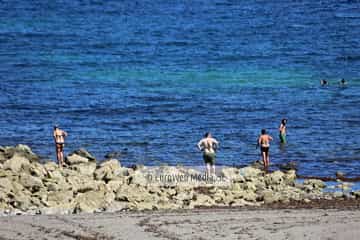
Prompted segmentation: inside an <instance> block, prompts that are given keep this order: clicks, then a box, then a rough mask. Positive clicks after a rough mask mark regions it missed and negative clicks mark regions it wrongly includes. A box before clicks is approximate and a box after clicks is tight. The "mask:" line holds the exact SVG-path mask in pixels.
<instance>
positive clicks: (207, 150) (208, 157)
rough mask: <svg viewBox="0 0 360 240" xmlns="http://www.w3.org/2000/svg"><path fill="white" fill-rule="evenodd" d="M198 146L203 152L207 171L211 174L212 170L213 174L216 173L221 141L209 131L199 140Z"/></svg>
mask: <svg viewBox="0 0 360 240" xmlns="http://www.w3.org/2000/svg"><path fill="white" fill-rule="evenodd" d="M197 146H198V148H199V150H200V151H202V152H203V158H204V162H205V165H206V173H207V174H208V176H210V175H211V170H212V171H213V174H215V159H216V149H217V148H218V147H219V142H218V141H217V140H216V139H215V138H213V137H212V136H211V133H209V132H208V133H206V134H205V135H204V138H203V139H201V140H200V141H199V143H198V144H197Z"/></svg>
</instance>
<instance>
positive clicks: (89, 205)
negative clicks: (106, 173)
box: [75, 191, 115, 213]
mask: <svg viewBox="0 0 360 240" xmlns="http://www.w3.org/2000/svg"><path fill="white" fill-rule="evenodd" d="M114 198H115V195H114V194H112V193H110V194H109V193H106V192H104V191H90V192H86V193H80V194H78V195H77V196H76V199H75V202H76V207H75V212H76V213H80V212H84V213H93V212H99V211H103V210H105V209H106V207H107V206H109V205H110V204H111V203H112V202H113V201H114Z"/></svg>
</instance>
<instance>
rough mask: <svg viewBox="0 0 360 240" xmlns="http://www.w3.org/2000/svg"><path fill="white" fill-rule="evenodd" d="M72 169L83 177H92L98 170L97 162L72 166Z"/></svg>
mask: <svg viewBox="0 0 360 240" xmlns="http://www.w3.org/2000/svg"><path fill="white" fill-rule="evenodd" d="M71 169H73V170H75V171H77V172H79V173H80V174H81V175H85V176H92V175H93V174H94V172H95V169H96V163H95V162H89V163H80V164H76V165H73V166H71Z"/></svg>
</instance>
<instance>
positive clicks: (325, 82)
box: [320, 79, 329, 86]
mask: <svg viewBox="0 0 360 240" xmlns="http://www.w3.org/2000/svg"><path fill="white" fill-rule="evenodd" d="M320 84H321V86H326V85H329V83H328V81H327V80H325V79H321V81H320Z"/></svg>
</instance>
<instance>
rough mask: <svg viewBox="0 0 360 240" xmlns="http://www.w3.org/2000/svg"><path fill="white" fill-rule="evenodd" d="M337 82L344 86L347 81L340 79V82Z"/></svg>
mask: <svg viewBox="0 0 360 240" xmlns="http://www.w3.org/2000/svg"><path fill="white" fill-rule="evenodd" d="M339 84H340V85H341V86H345V85H346V84H347V82H346V80H345V79H341V80H340V82H339Z"/></svg>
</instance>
